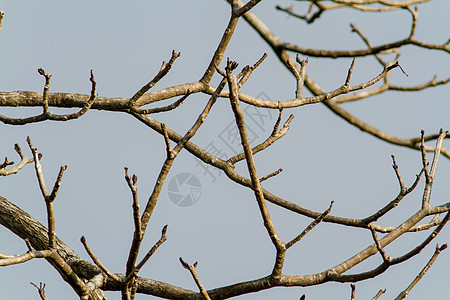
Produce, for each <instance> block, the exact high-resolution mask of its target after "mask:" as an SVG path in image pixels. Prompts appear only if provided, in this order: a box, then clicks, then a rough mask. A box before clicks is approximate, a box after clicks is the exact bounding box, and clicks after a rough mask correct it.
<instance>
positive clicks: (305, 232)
mask: <svg viewBox="0 0 450 300" xmlns="http://www.w3.org/2000/svg"><path fill="white" fill-rule="evenodd" d="M333 203H334V201H331V203H330V206H329V207H328V209H327V210H325V211H324V212H323V213H322V214H321V215H320V216H318V217H317V218H316V219H315V220H314V221H312V222H311V223H310V224H309V225H308V226H307V227H306V228H305V229H304V230H303V231H302V232H301V233H300V234H299V235H297V236H296V237H295V238H294V239H292V241H290V242H288V243H286V249H289V248H290V247H292V246H293V245H294V244H295V243H297V242H299V241H300V240H301V239H302V238H303V237H304V236H305V235H306V234H307V233H308V232H310V231H311V230H312V229H313V228H314V227H316V226H317V225H319V223H320V222H322V221H323V219H325V217H326V216H327V215H328V214H329V213H330V212H331V208H332V207H333Z"/></svg>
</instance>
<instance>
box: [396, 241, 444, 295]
mask: <svg viewBox="0 0 450 300" xmlns="http://www.w3.org/2000/svg"><path fill="white" fill-rule="evenodd" d="M445 249H447V244H444V245H442V246H441V247H439V245H436V250H435V251H434V254H433V256H432V257H431V258H430V260H429V261H428V263H427V264H426V265H425V267H424V268H423V269H422V271H420V273H419V275H417V277H416V278H415V279H414V280H413V281H412V282H411V284H410V285H409V286H408V287H407V288H406V289H405V290H404V291H402V292H401V293H400V294H399V295H398V296H397V298H395V300H400V299H404V298H406V296H408V294H409V292H410V291H411V290H412V288H413V287H414V286H415V285H416V284H417V283H418V282H419V281H420V280H421V279H422V278H423V276H424V275H425V274H426V273H427V271H428V270H429V269H430V268H431V266H432V265H433V263H434V262H435V261H436V259H437V257H438V256H439V254H441V252H442V251H443V250H445Z"/></svg>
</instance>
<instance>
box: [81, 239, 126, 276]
mask: <svg viewBox="0 0 450 300" xmlns="http://www.w3.org/2000/svg"><path fill="white" fill-rule="evenodd" d="M80 241H81V243H82V244H83V246H84V249H85V250H86V252H87V253H88V254H89V257H90V258H91V259H92V260H93V261H94V263H95V264H96V265H97V266H98V267H99V268H100V269H102V271H103V272H104V273H105V274H106V275H108V276H109V277H110V278H111V279H112V280H114V281H116V282H121V280H120V278H119V277H117V275H116V274H114V273H113V272H111V271H110V270H108V269H107V268H106V267H105V266H104V265H103V264H102V263H101V262H100V260H99V259H98V258H97V257H96V256H95V255H94V253H93V252H92V250H91V248H90V247H89V245H88V244H87V241H86V238H85V237H84V236H82V237H81V239H80Z"/></svg>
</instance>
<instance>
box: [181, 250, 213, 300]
mask: <svg viewBox="0 0 450 300" xmlns="http://www.w3.org/2000/svg"><path fill="white" fill-rule="evenodd" d="M180 263H181V265H182V266H183V268H185V269H186V270H189V272H190V273H191V275H192V278H194V281H195V283H196V284H197V286H198V288H199V289H200V293H201V294H202V296H203V298H205V300H211V298H210V297H209V295H208V292H207V291H206V290H205V288H204V287H203V284H202V282H201V281H200V278H199V277H198V275H197V271H196V270H195V268H196V267H197V262H195V263H194V264H193V265H189V264H188V263H187V262H185V261H184V260H183V259H182V258H181V257H180Z"/></svg>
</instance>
